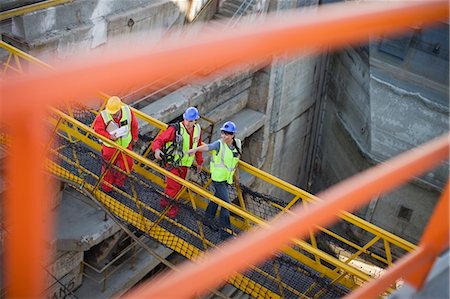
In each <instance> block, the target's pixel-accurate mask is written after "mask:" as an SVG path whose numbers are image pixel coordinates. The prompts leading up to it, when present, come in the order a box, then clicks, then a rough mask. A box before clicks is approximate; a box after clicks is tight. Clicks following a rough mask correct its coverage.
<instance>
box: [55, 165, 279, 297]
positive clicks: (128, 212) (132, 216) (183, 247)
mask: <svg viewBox="0 0 450 299" xmlns="http://www.w3.org/2000/svg"><path fill="white" fill-rule="evenodd" d="M47 167H48V168H49V170H50V171H52V172H53V173H55V174H57V175H58V176H60V177H62V178H64V179H67V180H70V181H72V182H74V183H75V184H79V185H81V184H83V182H84V180H83V179H82V178H80V177H78V176H76V175H74V174H72V173H70V172H69V171H67V170H65V169H64V168H62V167H61V166H59V165H58V164H56V163H54V162H52V161H47ZM83 188H85V189H86V190H87V191H89V192H91V193H93V195H95V197H96V198H97V199H98V200H99V201H100V202H101V203H102V204H104V205H105V206H106V207H107V208H108V209H109V210H110V211H111V212H112V213H114V214H116V215H117V216H118V217H119V218H121V219H124V220H126V221H128V222H129V223H130V224H132V225H134V226H135V227H137V228H139V229H140V230H141V231H143V232H146V233H148V234H150V235H151V236H152V237H153V238H154V239H156V240H158V242H160V243H162V244H165V245H166V246H168V247H169V248H170V249H172V250H174V251H176V252H178V253H180V254H182V255H183V256H185V257H187V258H189V259H191V260H193V261H195V260H197V259H198V258H199V257H201V256H202V255H203V254H204V252H203V251H201V250H200V249H198V248H197V247H195V246H193V245H191V244H190V243H188V242H186V241H185V240H183V239H182V238H179V237H178V236H177V235H174V234H172V233H171V232H169V231H167V230H165V229H164V228H163V227H160V226H159V225H155V224H154V223H153V222H152V221H150V220H148V219H147V218H142V217H140V214H139V213H137V212H135V211H133V210H132V209H130V208H128V207H127V206H125V205H124V204H122V203H121V202H119V201H117V200H116V199H114V198H112V197H110V196H109V195H106V194H104V193H103V192H102V191H100V190H98V189H94V186H92V185H90V184H87V183H84V184H83ZM138 219H139V220H141V221H138ZM148 227H152V229H151V230H150V231H147V228H148ZM167 240H172V241H173V242H167ZM230 282H231V283H232V284H234V285H235V286H236V287H238V288H239V287H240V286H242V285H245V286H246V287H247V288H248V289H250V290H258V291H259V292H256V291H253V292H252V291H250V293H251V295H252V296H254V297H257V298H261V297H260V293H264V294H266V295H268V296H269V298H274V299H278V298H280V296H279V295H278V294H276V293H273V292H272V291H270V290H269V289H267V288H265V287H264V286H262V285H260V284H258V283H257V282H255V281H253V280H250V279H249V278H247V277H245V276H244V275H242V274H239V273H236V275H235V276H234V277H232V278H231V279H230Z"/></svg>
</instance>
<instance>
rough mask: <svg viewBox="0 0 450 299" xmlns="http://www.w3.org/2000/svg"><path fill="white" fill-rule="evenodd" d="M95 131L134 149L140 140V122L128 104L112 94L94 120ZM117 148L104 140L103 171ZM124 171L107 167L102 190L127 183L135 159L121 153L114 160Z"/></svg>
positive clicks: (108, 189)
mask: <svg viewBox="0 0 450 299" xmlns="http://www.w3.org/2000/svg"><path fill="white" fill-rule="evenodd" d="M94 131H95V132H97V133H98V134H100V135H103V136H105V137H106V138H108V139H111V140H113V141H114V142H115V143H116V144H118V145H120V146H123V147H125V148H128V149H129V150H133V146H134V145H135V143H136V142H137V140H138V122H137V119H136V117H135V116H134V113H133V111H131V109H130V107H129V106H128V105H125V104H124V103H122V101H121V100H120V98H119V97H117V96H112V97H110V98H109V99H108V101H107V103H106V107H105V110H103V111H101V112H100V113H99V114H98V115H97V117H96V118H95V120H94ZM115 152H116V149H115V148H114V147H113V146H112V145H111V144H108V143H107V142H102V157H103V160H104V161H103V162H104V163H103V164H102V173H103V172H104V171H105V170H106V169H107V168H106V166H107V165H108V164H109V162H110V160H111V159H112V157H113V156H114V154H115ZM113 165H115V166H117V167H118V168H119V169H121V170H122V171H123V172H121V171H118V170H116V169H114V168H113V167H111V168H109V169H107V170H106V171H107V172H106V174H105V176H104V178H103V183H102V190H103V191H105V192H110V191H111V190H112V188H113V187H112V186H113V185H114V186H117V187H122V186H123V185H124V184H125V180H126V174H127V173H130V172H131V169H132V167H133V159H132V158H131V157H130V156H128V155H124V154H122V153H121V154H119V155H118V156H117V158H116V159H115V160H114V161H113Z"/></svg>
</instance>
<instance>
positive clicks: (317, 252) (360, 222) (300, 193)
mask: <svg viewBox="0 0 450 299" xmlns="http://www.w3.org/2000/svg"><path fill="white" fill-rule="evenodd" d="M0 46H1V47H3V48H5V49H6V50H8V51H10V52H11V51H13V52H14V53H16V55H17V56H19V57H22V58H24V59H27V60H28V61H31V62H33V63H38V64H40V65H43V66H46V67H47V68H50V69H51V66H49V65H46V64H44V63H42V62H40V61H39V60H37V59H36V58H34V57H32V56H30V55H28V54H26V53H24V52H22V51H20V50H17V49H15V48H13V47H11V46H9V45H8V44H5V43H3V42H2V43H0ZM99 96H100V97H101V98H103V99H107V98H108V95H106V94H104V93H100V94H99ZM132 110H133V112H134V113H135V114H136V117H138V118H140V119H142V120H144V121H145V122H147V123H148V124H150V125H152V126H154V127H156V128H158V129H165V128H166V127H167V125H166V124H165V123H163V122H161V121H159V120H156V119H154V118H152V117H150V116H148V115H146V114H144V113H142V112H141V111H139V110H136V109H134V108H132ZM53 112H55V113H56V114H58V115H59V116H60V117H62V118H64V119H65V120H66V121H68V122H70V123H72V124H74V125H75V126H77V127H79V128H81V129H83V130H84V131H86V132H87V134H91V135H94V136H96V137H97V138H98V139H100V140H102V141H105V142H107V143H110V144H111V145H112V146H113V147H117V146H116V145H115V144H113V143H112V142H111V141H110V140H109V139H107V138H105V137H103V136H101V135H98V134H96V133H95V132H93V131H92V130H91V128H89V127H87V126H85V125H84V124H82V123H81V122H78V121H77V120H75V119H73V118H71V117H69V116H67V115H65V114H64V113H62V112H60V111H58V110H53ZM66 129H68V127H66ZM72 131H73V130H72ZM72 133H73V134H75V135H80V137H81V135H82V134H77V133H76V132H72ZM80 140H83V142H86V143H87V144H88V145H90V146H92V148H94V149H97V150H98V149H99V148H100V145H99V144H98V143H96V142H93V141H92V140H90V139H89V138H87V136H84V137H81V138H80ZM117 148H118V149H119V150H121V151H123V152H125V154H127V155H129V156H131V157H132V158H133V159H135V160H136V161H139V162H140V163H142V165H146V166H149V167H151V168H153V169H154V170H156V171H157V172H159V173H161V174H163V175H165V176H166V177H171V178H173V179H174V180H175V181H177V182H179V183H180V184H182V185H183V186H186V187H187V188H188V189H190V190H192V191H194V192H196V193H197V194H199V195H200V196H203V197H205V198H208V199H209V200H211V201H213V202H216V203H217V204H219V205H220V206H222V207H224V208H226V209H228V210H230V211H231V212H233V213H235V214H237V215H239V216H241V217H242V218H244V219H245V220H246V221H251V222H253V223H255V224H258V225H261V226H267V223H266V222H265V221H264V220H262V219H260V218H259V217H256V216H254V215H252V214H250V213H248V212H246V211H244V210H242V209H240V208H239V207H237V206H234V205H232V204H228V203H226V202H223V201H222V200H220V199H218V198H216V197H215V196H212V195H211V194H210V193H209V192H206V191H205V190H203V189H202V188H201V187H199V186H197V185H195V184H192V183H190V182H188V181H185V180H183V179H181V178H179V177H177V176H174V175H173V174H172V173H170V172H168V171H166V170H165V169H163V168H161V167H159V166H158V165H156V164H155V163H153V162H151V161H149V160H148V159H146V158H143V157H141V156H139V155H137V154H135V153H134V152H131V151H129V150H127V149H120V147H117ZM239 167H240V168H241V169H243V170H244V171H247V172H249V173H250V174H252V175H254V176H256V177H258V178H260V179H262V180H264V181H266V182H268V183H270V184H272V185H274V186H276V187H278V188H281V189H282V190H285V191H287V192H289V193H291V194H293V195H295V198H294V200H297V199H298V198H299V197H300V198H302V199H304V200H306V201H318V200H320V199H318V198H317V197H315V196H313V195H311V194H309V193H308V192H306V191H304V190H302V189H300V188H298V187H295V186H293V185H291V184H289V183H287V182H284V181H282V180H280V179H279V178H277V177H274V176H272V175H270V174H268V173H265V172H263V171H261V170H259V169H257V168H255V167H253V166H251V165H250V164H248V163H245V162H243V161H239ZM138 169H139V168H138ZM139 171H142V172H143V173H145V172H147V171H145V170H144V169H139ZM147 173H149V172H147ZM155 177H156V176H155ZM152 179H153V178H152ZM159 180H160V181H161V179H159ZM342 219H344V220H346V221H349V222H351V223H353V224H355V225H357V226H358V227H361V228H363V229H365V230H366V231H368V232H370V233H372V234H374V235H377V236H381V237H382V238H383V240H387V241H389V242H390V243H392V244H394V245H397V246H399V247H400V248H403V249H405V250H408V251H411V250H412V248H414V245H413V244H411V243H409V242H407V241H405V240H402V239H400V238H398V237H397V236H395V235H393V234H390V233H388V232H386V231H384V230H381V229H380V228H378V227H376V226H375V225H372V224H370V223H368V222H366V221H364V220H362V219H360V218H358V217H356V216H354V215H352V214H350V213H347V212H344V213H343V214H342ZM296 244H297V245H299V246H301V247H302V248H304V249H305V248H308V247H310V245H309V244H307V243H306V242H303V243H302V242H300V243H299V242H298V241H297V242H296ZM309 249H311V248H309ZM312 253H313V254H314V255H315V256H320V257H321V258H322V259H324V260H326V261H328V262H330V263H331V264H333V265H335V266H336V267H341V268H343V270H344V271H346V272H348V273H350V274H351V275H353V276H355V277H359V278H360V279H362V280H366V279H367V277H366V276H365V274H363V273H361V272H359V270H357V269H354V268H351V267H350V268H348V267H347V265H345V264H344V263H341V262H340V261H338V260H336V259H334V258H332V257H330V256H327V255H323V254H322V253H321V251H320V250H318V249H317V248H312ZM341 264H342V265H341ZM320 266H321V265H320V264H319V265H315V268H317V267H319V268H320ZM325 272H327V271H325ZM322 273H323V272H322Z"/></svg>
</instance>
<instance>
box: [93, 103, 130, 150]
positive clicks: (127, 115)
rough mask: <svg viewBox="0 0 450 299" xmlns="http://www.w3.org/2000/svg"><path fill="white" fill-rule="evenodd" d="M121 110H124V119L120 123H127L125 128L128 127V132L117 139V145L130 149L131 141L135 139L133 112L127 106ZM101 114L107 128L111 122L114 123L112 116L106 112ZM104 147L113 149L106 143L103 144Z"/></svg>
mask: <svg viewBox="0 0 450 299" xmlns="http://www.w3.org/2000/svg"><path fill="white" fill-rule="evenodd" d="M121 109H122V117H121V118H120V123H121V124H122V123H124V122H125V121H126V125H125V126H127V129H128V132H127V133H126V134H125V135H124V136H122V137H119V138H117V139H116V141H115V143H117V144H118V145H121V146H123V147H125V148H126V147H128V145H129V144H130V142H131V140H132V139H133V137H132V136H131V110H130V107H128V106H127V105H123V106H122V108H121ZM100 113H101V115H102V119H103V122H104V123H105V126H108V124H109V123H110V122H111V121H114V120H113V118H112V116H111V114H109V113H108V112H106V111H105V110H103V111H102V112H100ZM103 145H105V146H107V147H111V146H110V145H109V144H107V143H105V142H103Z"/></svg>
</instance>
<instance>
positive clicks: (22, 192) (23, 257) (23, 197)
mask: <svg viewBox="0 0 450 299" xmlns="http://www.w3.org/2000/svg"><path fill="white" fill-rule="evenodd" d="M30 98H32V97H30ZM43 112H44V111H43V109H42V108H41V109H35V110H31V109H24V110H22V111H21V113H16V114H15V115H14V117H12V115H11V116H8V118H7V119H6V120H7V121H8V132H7V133H8V134H9V135H10V136H11V144H10V152H9V155H8V158H7V159H6V173H7V177H6V179H7V180H8V181H7V184H8V188H7V190H6V196H5V199H6V200H5V202H4V203H3V204H4V211H5V219H4V221H5V227H6V228H7V232H8V233H7V234H6V237H5V255H4V259H5V265H4V268H3V271H4V275H3V277H4V279H5V286H6V289H7V292H6V296H7V297H9V298H39V297H43V295H44V294H43V292H44V290H45V288H46V286H47V283H48V281H47V276H46V274H45V273H44V271H43V268H42V265H46V263H47V262H48V260H49V243H47V244H46V243H45V242H49V241H50V233H49V231H50V230H49V227H48V226H49V225H51V224H52V223H51V219H50V217H49V215H50V211H51V208H50V205H49V204H48V203H49V202H50V200H49V196H52V195H50V192H49V191H50V190H49V189H50V188H49V185H50V176H49V175H48V173H45V172H44V167H43V163H44V161H45V153H44V146H43V142H44V140H45V139H44V138H47V137H48V136H45V135H46V134H44V123H43V119H44V113H43Z"/></svg>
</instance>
